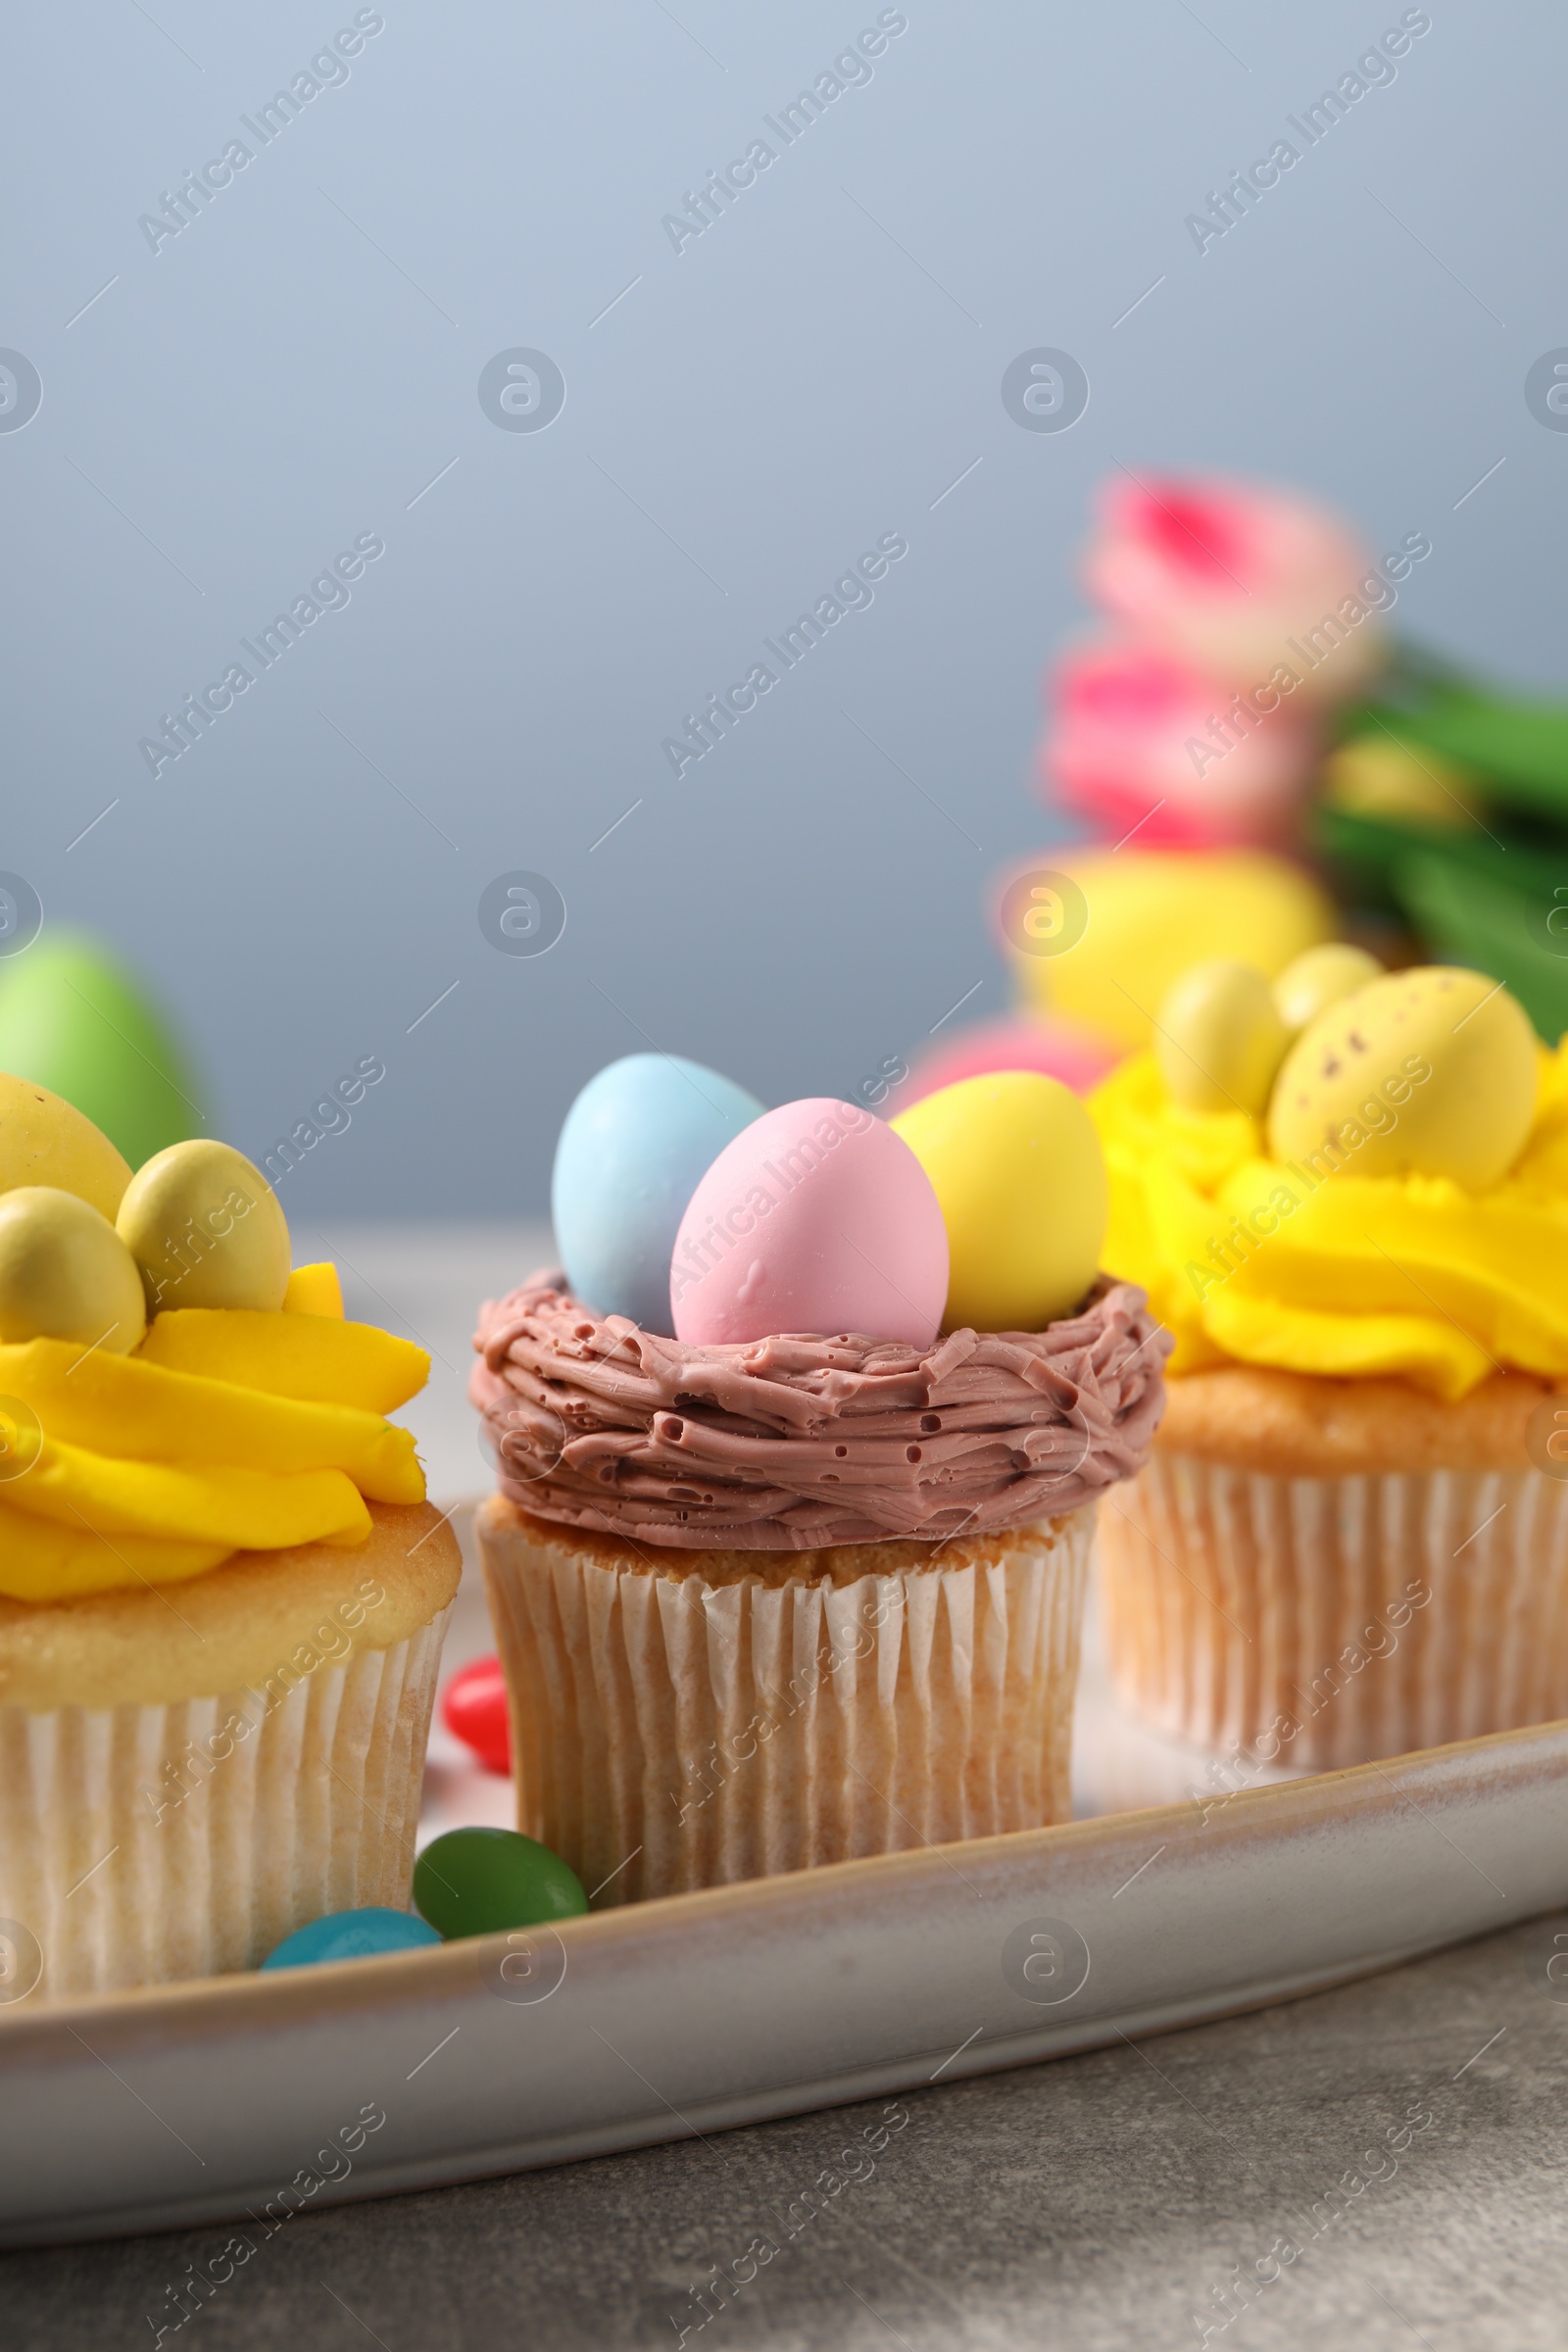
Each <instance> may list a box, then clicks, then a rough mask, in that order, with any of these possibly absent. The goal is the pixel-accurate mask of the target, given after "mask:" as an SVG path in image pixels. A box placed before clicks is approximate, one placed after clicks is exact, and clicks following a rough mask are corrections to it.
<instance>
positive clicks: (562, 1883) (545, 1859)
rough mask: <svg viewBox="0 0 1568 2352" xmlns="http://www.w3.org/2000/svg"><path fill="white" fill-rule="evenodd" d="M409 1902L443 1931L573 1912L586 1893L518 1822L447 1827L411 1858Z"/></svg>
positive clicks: (480, 1929)
mask: <svg viewBox="0 0 1568 2352" xmlns="http://www.w3.org/2000/svg"><path fill="white" fill-rule="evenodd" d="M414 1900H415V1904H416V1906H417V1909H418V1910H419V1912H420V1913H421V1915H422V1916H423V1917H424V1918H425V1919H427V1920H428V1921H429V1923H430V1925H431V1927H432V1928H438V1929H439V1930H440V1932H441V1934H442V1935H443V1936H492V1935H494V1934H496V1932H497V1931H498V1930H500V1929H504V1928H532V1927H537V1926H538V1925H539V1924H540V1922H541V1921H543V1920H551V1919H575V1918H576V1917H577V1916H578V1915H579V1914H580V1913H581V1912H584V1911H586V1910H587V1908H588V1897H587V1896H586V1895H585V1894H584V1892H583V1890H582V1882H581V1880H580V1879H579V1878H578V1876H577V1874H576V1872H575V1871H574V1870H570V1869H568V1868H567V1866H566V1864H565V1863H564V1862H563V1860H562V1859H561V1856H560V1855H559V1854H553V1853H552V1852H551V1850H550V1848H549V1846H548V1845H541V1844H540V1843H539V1840H538V1839H537V1838H524V1837H523V1836H522V1835H521V1833H520V1832H519V1831H517V1830H477V1829H470V1830H448V1831H447V1833H446V1835H445V1836H444V1837H442V1838H432V1839H431V1840H430V1843H429V1844H428V1845H427V1846H426V1847H425V1849H424V1851H423V1852H422V1853H421V1854H420V1856H419V1858H418V1860H417V1862H416V1863H415V1865H414Z"/></svg>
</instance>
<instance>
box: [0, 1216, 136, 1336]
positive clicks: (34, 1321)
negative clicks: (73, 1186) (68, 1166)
mask: <svg viewBox="0 0 1568 2352" xmlns="http://www.w3.org/2000/svg"><path fill="white" fill-rule="evenodd" d="M146 1329H147V1318H146V1314H145V1312H144V1311H143V1306H142V1291H141V1278H140V1276H139V1275H138V1273H137V1271H136V1262H135V1260H134V1258H133V1257H132V1256H131V1254H130V1251H129V1250H127V1249H126V1248H125V1245H124V1243H123V1241H122V1240H121V1238H120V1236H119V1234H118V1233H116V1231H115V1229H114V1227H113V1226H112V1225H111V1224H110V1222H109V1219H108V1218H107V1217H106V1216H104V1215H103V1214H102V1212H101V1211H100V1210H98V1209H96V1208H94V1207H93V1205H92V1203H91V1201H82V1200H80V1199H78V1197H77V1196H76V1195H75V1194H74V1193H67V1192H62V1191H60V1190H59V1189H57V1187H55V1186H54V1185H49V1184H22V1185H17V1186H15V1187H14V1188H13V1190H12V1191H10V1192H8V1193H0V1340H4V1341H6V1342H8V1343H10V1342H15V1341H22V1340H71V1341H73V1342H74V1343H76V1344H78V1345H79V1346H80V1347H82V1348H103V1349H105V1350H106V1351H107V1353H109V1354H110V1355H126V1354H128V1353H129V1351H130V1349H131V1348H135V1347H138V1346H139V1345H140V1343H141V1340H142V1337H143V1334H144V1333H145V1331H146Z"/></svg>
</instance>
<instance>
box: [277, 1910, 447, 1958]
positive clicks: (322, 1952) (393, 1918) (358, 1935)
mask: <svg viewBox="0 0 1568 2352" xmlns="http://www.w3.org/2000/svg"><path fill="white" fill-rule="evenodd" d="M440 1941H441V1937H440V1936H438V1935H437V1934H436V1932H435V1930H434V1928H430V1927H426V1926H425V1923H424V1921H423V1920H422V1919H417V1918H416V1917H415V1916H414V1914H413V1912H412V1911H389V1910H387V1909H385V1908H384V1907H383V1906H381V1905H380V1904H370V1905H369V1906H368V1908H367V1909H365V1910H363V1911H329V1912H328V1913H327V1914H326V1917H325V1918H324V1919H313V1920H312V1921H311V1922H310V1924H309V1925H308V1926H307V1927H303V1928H296V1929H295V1931H294V1933H293V1935H292V1936H284V1938H283V1940H282V1942H281V1943H280V1944H279V1945H278V1946H277V1948H276V1950H275V1951H271V1952H269V1953H268V1955H267V1958H266V1959H265V1960H264V1961H263V1962H262V1966H263V1967H264V1968H313V1967H315V1965H316V1963H317V1962H318V1961H319V1960H369V1959H372V1958H373V1957H374V1956H375V1954H376V1953H378V1952H412V1951H415V1950H418V1949H422V1948H423V1946H424V1945H426V1944H431V1943H439V1942H440Z"/></svg>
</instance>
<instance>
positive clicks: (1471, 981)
mask: <svg viewBox="0 0 1568 2352" xmlns="http://www.w3.org/2000/svg"><path fill="white" fill-rule="evenodd" d="M1536 1058H1537V1047H1536V1038H1535V1032H1534V1030H1533V1029H1532V1028H1531V1026H1530V1023H1529V1021H1528V1019H1527V1018H1526V1016H1525V1014H1524V1011H1523V1010H1522V1008H1521V1007H1520V1005H1519V1004H1518V1003H1517V1001H1516V1000H1515V999H1514V998H1513V997H1511V996H1509V994H1508V992H1507V990H1506V989H1505V988H1499V987H1498V985H1497V983H1496V982H1495V980H1489V979H1488V978H1487V976H1486V975H1485V973H1483V972H1471V971H1465V970H1462V969H1460V968H1459V967H1458V966H1456V965H1450V964H1429V965H1424V966H1422V967H1420V968H1419V969H1417V970H1414V971H1407V972H1388V973H1386V974H1385V975H1384V977H1383V978H1382V979H1381V980H1373V981H1371V982H1369V984H1368V985H1367V986H1366V987H1365V988H1360V989H1357V990H1356V992H1355V994H1354V995H1353V996H1349V997H1346V998H1343V999H1342V1000H1341V1002H1340V1003H1339V1004H1337V1005H1330V1006H1329V1008H1328V1010H1327V1011H1326V1012H1323V1013H1320V1014H1319V1016H1318V1018H1317V1019H1316V1020H1315V1021H1314V1022H1313V1023H1312V1024H1311V1026H1310V1028H1308V1029H1306V1030H1304V1031H1303V1032H1302V1034H1301V1036H1300V1037H1299V1038H1298V1039H1297V1041H1296V1044H1295V1045H1294V1046H1293V1047H1292V1048H1291V1051H1290V1053H1289V1054H1287V1055H1286V1058H1285V1062H1284V1065H1283V1067H1282V1068H1281V1070H1280V1074H1279V1077H1278V1078H1277V1079H1276V1080H1275V1084H1274V1097H1273V1101H1272V1102H1271V1103H1270V1105H1269V1116H1268V1134H1269V1149H1270V1151H1271V1152H1273V1155H1274V1157H1275V1158H1276V1159H1278V1160H1292V1159H1298V1160H1302V1161H1305V1162H1307V1163H1308V1164H1309V1165H1315V1166H1317V1167H1318V1169H1319V1172H1320V1173H1324V1174H1326V1173H1329V1172H1331V1171H1333V1172H1338V1171H1339V1170H1340V1169H1342V1168H1343V1169H1345V1170H1346V1171H1347V1172H1348V1173H1351V1174H1354V1175H1356V1176H1403V1175H1409V1174H1415V1175H1420V1176H1447V1177H1450V1178H1451V1179H1452V1181H1453V1182H1454V1183H1455V1184H1459V1185H1463V1187H1464V1188H1465V1190H1466V1191H1467V1192H1472V1193H1480V1192H1485V1191H1486V1190H1487V1188H1488V1187H1489V1186H1490V1185H1494V1184H1495V1183H1497V1181H1498V1180H1499V1178H1501V1177H1502V1176H1504V1175H1506V1174H1507V1172H1508V1170H1509V1168H1510V1167H1512V1165H1513V1163H1514V1161H1515V1160H1516V1159H1517V1158H1518V1156H1519V1153H1520V1152H1521V1151H1522V1150H1523V1148H1524V1144H1525V1139H1526V1137H1527V1136H1528V1135H1529V1133H1530V1127H1531V1122H1532V1120H1533V1119H1534V1116H1535V1106H1536Z"/></svg>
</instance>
